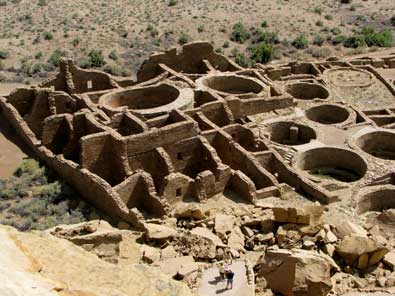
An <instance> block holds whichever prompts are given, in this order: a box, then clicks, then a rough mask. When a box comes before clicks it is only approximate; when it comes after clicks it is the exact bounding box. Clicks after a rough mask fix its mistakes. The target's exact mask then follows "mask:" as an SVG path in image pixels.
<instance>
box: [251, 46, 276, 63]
mask: <svg viewBox="0 0 395 296" xmlns="http://www.w3.org/2000/svg"><path fill="white" fill-rule="evenodd" d="M249 50H250V52H251V57H250V58H251V60H252V61H253V62H254V63H268V62H270V61H271V60H272V59H273V53H274V48H273V46H272V45H270V44H267V43H260V44H258V45H256V46H252V47H250V48H249Z"/></svg>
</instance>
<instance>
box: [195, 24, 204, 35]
mask: <svg viewBox="0 0 395 296" xmlns="http://www.w3.org/2000/svg"><path fill="white" fill-rule="evenodd" d="M197 31H198V32H199V33H202V32H204V25H199V26H198V27H197Z"/></svg>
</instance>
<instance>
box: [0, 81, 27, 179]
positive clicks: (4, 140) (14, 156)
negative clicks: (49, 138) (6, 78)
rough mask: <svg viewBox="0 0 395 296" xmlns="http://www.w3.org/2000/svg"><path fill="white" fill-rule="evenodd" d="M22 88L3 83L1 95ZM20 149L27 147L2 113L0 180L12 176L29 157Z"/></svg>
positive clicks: (0, 118) (17, 84)
mask: <svg viewBox="0 0 395 296" xmlns="http://www.w3.org/2000/svg"><path fill="white" fill-rule="evenodd" d="M21 86H23V84H20V83H8V84H5V83H1V84H0V95H6V94H8V93H9V92H11V91H12V90H13V89H15V88H17V87H21ZM20 147H25V145H24V144H23V143H22V142H21V140H20V139H18V137H17V136H16V134H15V131H14V130H13V129H12V128H11V127H10V125H9V124H8V123H7V121H6V120H5V118H4V117H3V116H2V115H1V113H0V178H8V177H10V176H12V174H13V172H14V171H15V170H16V168H17V167H18V166H19V165H20V163H21V161H22V160H23V158H25V157H27V154H26V153H25V152H23V150H22V148H20ZM24 150H26V149H24Z"/></svg>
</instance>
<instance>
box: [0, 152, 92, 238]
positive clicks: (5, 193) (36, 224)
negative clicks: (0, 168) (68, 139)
mask: <svg viewBox="0 0 395 296" xmlns="http://www.w3.org/2000/svg"><path fill="white" fill-rule="evenodd" d="M81 205H83V206H81ZM91 211H92V208H91V207H89V206H88V205H87V204H86V203H82V204H80V203H79V201H78V199H76V194H75V192H74V191H73V190H72V189H71V188H70V187H69V186H68V185H66V184H64V183H61V182H59V181H57V180H55V179H53V176H51V173H49V172H48V171H47V170H46V169H45V168H44V167H42V166H40V165H39V163H38V162H37V161H35V160H33V159H26V160H24V161H23V162H22V164H21V165H20V166H19V168H18V169H17V170H16V172H15V174H14V176H13V177H11V178H9V179H6V180H0V223H1V224H5V225H11V226H14V227H16V228H18V229H19V230H22V231H26V230H31V229H46V228H50V227H53V226H56V225H58V224H71V223H79V222H83V221H86V217H87V215H89V213H90V212H91Z"/></svg>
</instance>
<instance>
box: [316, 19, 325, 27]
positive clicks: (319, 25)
mask: <svg viewBox="0 0 395 296" xmlns="http://www.w3.org/2000/svg"><path fill="white" fill-rule="evenodd" d="M315 25H316V26H317V27H322V26H323V25H324V22H323V21H321V20H318V21H316V22H315Z"/></svg>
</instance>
